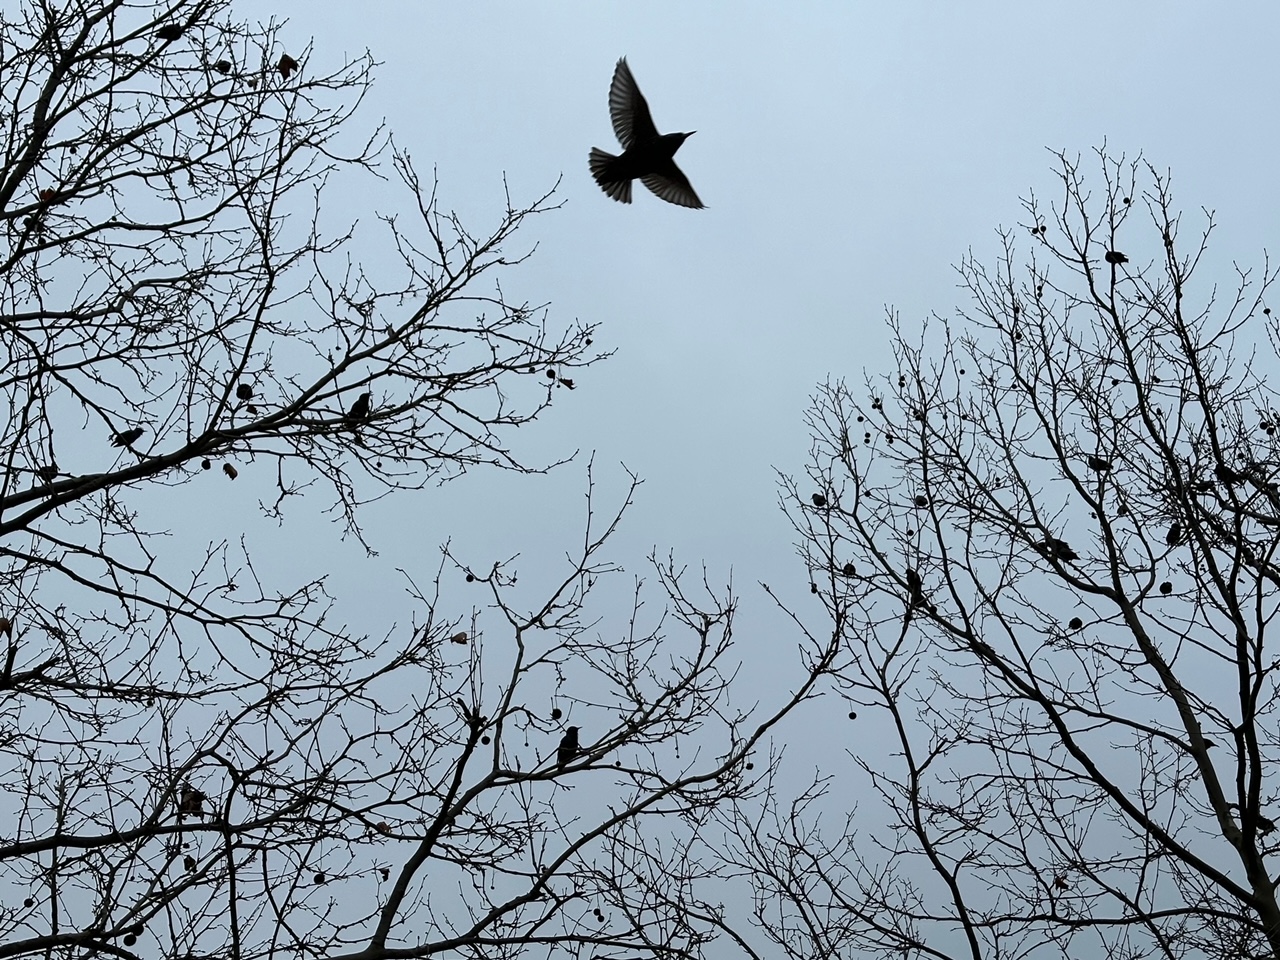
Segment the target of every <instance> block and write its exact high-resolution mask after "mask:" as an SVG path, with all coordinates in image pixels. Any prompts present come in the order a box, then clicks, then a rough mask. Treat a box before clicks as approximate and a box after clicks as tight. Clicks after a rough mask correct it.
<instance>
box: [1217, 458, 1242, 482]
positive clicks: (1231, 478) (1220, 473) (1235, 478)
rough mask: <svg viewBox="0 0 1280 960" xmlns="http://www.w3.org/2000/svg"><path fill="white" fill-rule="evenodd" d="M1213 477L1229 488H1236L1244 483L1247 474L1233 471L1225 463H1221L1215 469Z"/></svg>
mask: <svg viewBox="0 0 1280 960" xmlns="http://www.w3.org/2000/svg"><path fill="white" fill-rule="evenodd" d="M1213 475H1214V476H1215V477H1217V478H1218V479H1219V480H1221V481H1222V482H1223V483H1225V484H1226V485H1227V486H1229V487H1234V486H1235V485H1236V484H1238V483H1243V482H1244V479H1245V476H1246V474H1243V473H1240V472H1238V471H1236V470H1232V469H1231V468H1230V467H1228V466H1227V465H1226V464H1225V463H1220V464H1218V465H1217V466H1216V467H1214V468H1213Z"/></svg>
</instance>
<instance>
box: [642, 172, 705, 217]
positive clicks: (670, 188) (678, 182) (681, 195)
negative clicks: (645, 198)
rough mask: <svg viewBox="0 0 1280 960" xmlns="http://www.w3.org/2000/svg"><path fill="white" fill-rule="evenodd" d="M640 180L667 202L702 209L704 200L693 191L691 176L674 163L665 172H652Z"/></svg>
mask: <svg viewBox="0 0 1280 960" xmlns="http://www.w3.org/2000/svg"><path fill="white" fill-rule="evenodd" d="M640 182H641V183H643V184H644V185H645V186H646V187H648V188H649V189H650V190H652V191H653V193H654V194H655V195H656V196H658V197H661V198H662V199H663V200H665V201H667V203H674V204H676V205H678V206H681V207H693V208H694V209H695V210H701V209H702V201H701V200H699V199H698V195H697V194H696V193H694V192H693V185H692V184H691V183H689V178H688V177H686V176H685V175H684V174H683V173H681V172H680V168H679V167H677V166H676V165H675V164H674V163H673V164H671V168H670V169H669V170H667V171H666V172H665V173H651V174H649V175H648V176H647V177H641V178H640Z"/></svg>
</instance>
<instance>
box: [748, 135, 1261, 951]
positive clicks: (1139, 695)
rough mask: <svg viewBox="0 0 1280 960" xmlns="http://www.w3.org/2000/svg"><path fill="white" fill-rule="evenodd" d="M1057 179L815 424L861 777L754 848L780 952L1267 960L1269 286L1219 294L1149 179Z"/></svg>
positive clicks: (795, 487)
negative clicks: (817, 818)
mask: <svg viewBox="0 0 1280 960" xmlns="http://www.w3.org/2000/svg"><path fill="white" fill-rule="evenodd" d="M1057 160H1058V170H1057V173H1058V180H1059V183H1058V190H1057V193H1056V196H1055V199H1054V201H1053V202H1051V203H1045V202H1043V201H1042V200H1041V199H1040V198H1039V197H1037V196H1035V195H1031V196H1030V197H1029V198H1028V199H1027V200H1026V201H1025V203H1024V209H1025V214H1026V222H1025V223H1024V224H1022V225H1021V226H1020V227H1019V229H1017V230H1009V231H1002V232H1001V234H1000V239H1001V251H1000V254H999V255H998V256H997V257H996V258H995V259H994V262H993V263H991V264H989V265H988V264H984V263H983V262H982V261H981V260H980V259H978V258H977V257H975V256H971V257H970V258H968V259H966V260H965V261H964V262H963V263H962V264H961V266H960V274H961V276H962V278H963V281H964V286H965V288H966V290H967V292H968V295H969V301H968V305H967V306H965V307H963V308H962V309H961V310H960V311H958V314H957V316H955V317H954V318H948V319H944V318H941V317H937V316H935V317H933V318H932V319H930V320H929V321H928V322H927V323H926V324H924V327H923V332H922V333H920V334H916V333H914V332H911V331H909V330H908V328H907V326H906V325H905V324H904V323H902V322H901V321H900V320H899V319H898V318H897V317H896V316H893V315H891V316H890V326H891V331H892V337H893V344H894V349H895V353H896V358H897V369H896V370H894V371H893V372H891V373H890V374H889V375H887V376H884V377H879V376H872V375H868V376H867V378H866V380H865V383H862V384H859V385H858V386H854V385H852V384H850V383H847V382H843V381H838V382H829V383H827V384H826V385H824V386H823V387H822V388H821V389H820V390H819V391H818V393H817V395H816V397H815V399H814V402H813V405H812V407H811V409H810V412H809V424H810V427H811V429H812V436H813V447H812V458H811V461H810V463H809V469H808V476H807V477H805V478H803V479H802V480H799V481H797V482H794V483H788V485H787V486H786V493H787V500H788V502H789V503H790V504H791V505H792V506H791V507H790V514H791V516H792V517H793V519H794V522H795V524H796V528H797V530H798V532H799V534H800V538H801V544H802V552H803V556H804V559H805V561H806V563H807V565H808V567H809V577H810V579H811V580H812V581H813V582H814V583H815V584H817V585H819V587H820V588H821V591H820V592H821V596H822V599H823V601H824V603H825V607H826V610H827V613H828V615H829V616H830V618H831V622H832V623H833V625H834V627H835V629H836V631H837V633H838V634H839V635H840V636H841V637H842V638H843V640H844V642H845V643H846V644H847V645H848V646H847V655H846V657H845V659H843V660H842V663H841V666H840V667H839V670H838V672H839V682H840V685H841V689H842V690H843V692H844V695H845V696H846V697H847V698H848V699H849V700H850V701H851V702H852V704H853V705H856V706H857V707H858V711H857V715H858V716H860V717H861V718H862V719H861V720H859V725H858V730H859V731H860V732H861V735H859V736H857V737H856V738H852V737H851V738H850V740H849V755H850V756H851V758H852V762H853V763H854V764H856V766H857V768H858V769H859V770H860V779H859V781H858V783H857V784H856V785H855V784H849V783H845V782H844V781H843V780H841V779H839V778H836V777H835V774H833V773H831V772H830V771H827V772H826V774H825V776H824V777H823V778H821V779H819V780H818V781H815V783H814V784H813V786H812V788H811V789H810V791H809V792H808V793H807V794H805V795H804V796H802V797H801V798H800V799H798V800H794V801H793V802H792V803H791V804H790V805H785V806H784V805H778V806H775V807H773V809H772V814H771V818H766V821H765V823H766V826H763V827H758V828H757V829H755V830H754V831H753V832H752V833H750V834H748V833H747V832H746V831H742V838H741V839H742V847H741V850H740V856H742V857H743V860H742V861H741V862H742V863H743V864H744V865H745V866H747V867H749V868H750V870H751V871H752V873H753V875H754V876H755V877H756V882H757V895H758V901H757V904H758V909H757V919H758V920H759V922H760V923H761V924H762V925H763V926H764V927H765V928H766V929H767V930H768V931H769V932H770V933H771V935H772V937H773V938H774V940H775V941H776V943H777V944H778V945H779V947H781V948H782V949H783V950H784V951H785V953H786V955H788V956H791V957H795V958H800V957H806V958H808V957H813V956H824V957H836V956H841V957H850V956H883V957H898V956H903V955H912V956H915V955H920V956H925V955H928V956H934V957H957V958H958V957H972V958H983V960H996V958H1012V957H1031V956H1041V955H1044V956H1070V957H1077V956H1078V957H1093V956H1108V957H1137V956H1150V957H1154V956H1159V957H1169V958H1172V957H1187V956H1205V957H1220V958H1224V960H1225V958H1228V957H1231V958H1243V957H1275V956H1280V908H1278V906H1277V900H1276V885H1277V882H1278V878H1280V864H1278V862H1277V854H1278V853H1280V845H1278V844H1277V841H1276V835H1275V833H1274V832H1273V830H1272V829H1271V826H1272V823H1273V820H1274V819H1275V816H1276V811H1277V808H1278V807H1280V756H1277V745H1278V744H1280V711H1278V709H1277V708H1278V707H1280V701H1278V700H1277V690H1276V682H1277V678H1278V677H1280V659H1277V655H1276V651H1275V650H1274V649H1273V647H1274V643H1275V641H1273V640H1271V638H1270V630H1271V626H1272V624H1273V622H1274V617H1275V614H1276V611H1277V609H1278V608H1280V564H1278V562H1277V561H1278V559H1280V557H1278V550H1280V485H1278V484H1280V444H1278V443H1277V438H1276V433H1277V428H1278V427H1280V412H1277V411H1278V410H1280V403H1277V397H1276V392H1275V390H1274V386H1273V384H1272V381H1273V375H1274V373H1275V371H1276V369H1277V367H1278V365H1280V328H1277V325H1276V322H1275V318H1274V317H1273V316H1272V313H1271V310H1270V308H1269V307H1268V306H1267V296H1268V293H1269V292H1270V291H1271V289H1272V287H1273V284H1274V282H1275V279H1276V272H1275V268H1274V267H1273V266H1271V265H1270V263H1269V262H1267V263H1264V265H1263V266H1262V267H1261V268H1259V269H1257V270H1246V269H1243V268H1236V267H1234V266H1232V267H1230V268H1229V269H1232V270H1234V278H1233V280H1234V291H1233V292H1232V293H1231V294H1229V295H1227V296H1225V297H1223V296H1222V292H1221V291H1222V287H1220V286H1219V285H1218V284H1217V283H1215V282H1214V281H1213V280H1211V279H1207V278H1206V277H1205V273H1206V272H1207V271H1208V270H1209V269H1210V268H1209V266H1208V264H1209V263H1210V262H1211V258H1210V251H1209V247H1208V238H1209V235H1210V232H1211V230H1212V228H1213V220H1212V216H1211V215H1208V214H1206V215H1205V218H1204V219H1203V220H1201V221H1199V222H1196V223H1195V224H1194V225H1193V224H1192V222H1193V220H1195V219H1196V218H1189V217H1186V216H1184V215H1183V214H1181V213H1179V212H1178V210H1177V208H1176V207H1175V205H1174V202H1173V199H1172V194H1171V190H1170V178H1169V176H1168V175H1167V174H1163V173H1161V172H1159V171H1158V170H1156V169H1155V168H1154V167H1152V166H1150V165H1148V164H1146V163H1144V162H1142V161H1141V160H1139V161H1132V162H1127V161H1125V160H1124V159H1123V158H1116V157H1114V156H1112V155H1109V154H1108V153H1107V152H1106V151H1105V150H1102V151H1099V152H1098V155H1097V162H1096V165H1094V167H1093V169H1095V170H1096V173H1095V176H1093V177H1090V178H1086V176H1085V174H1084V173H1083V172H1082V171H1083V170H1084V168H1085V167H1087V166H1090V165H1089V164H1082V162H1081V161H1080V160H1079V159H1076V158H1072V157H1069V156H1067V155H1065V154H1061V155H1058V157H1057ZM1117 249H1123V250H1124V251H1125V253H1124V254H1123V255H1121V254H1119V253H1118V252H1117ZM1219 262H1221V261H1219ZM814 486H817V487H818V488H819V489H822V490H826V491H828V494H827V498H828V500H829V501H830V502H829V504H828V507H827V509H825V510H823V511H821V512H816V511H814V510H812V509H810V508H808V506H807V505H806V504H804V502H803V500H804V497H805V494H806V492H807V491H808V490H810V489H812V488H813V487H814ZM850 571H854V572H853V573H850ZM904 571H906V573H905V574H904ZM924 596H927V597H928V601H929V606H927V607H923V606H921V605H920V604H919V603H918V602H917V600H918V599H919V598H921V597H924ZM886 743H887V744H889V745H888V746H885V745H884V744H886ZM868 788H869V791H868ZM837 789H838V790H839V792H840V793H839V795H840V796H842V797H849V796H861V797H863V798H864V799H863V800H862V802H860V803H859V804H858V805H857V809H856V811H855V812H854V813H853V814H851V815H850V816H849V818H848V819H847V820H846V821H845V822H844V823H843V824H841V825H839V826H838V827H832V826H831V825H830V824H829V823H828V824H827V825H826V826H825V827H824V826H822V825H820V824H815V822H814V820H813V818H812V816H811V815H810V811H813V810H817V809H818V808H819V806H820V804H818V803H817V802H816V801H817V798H818V796H819V795H821V794H824V793H829V792H831V791H835V790H837ZM868 792H869V795H870V797H871V798H872V799H866V798H867V797H868ZM876 801H878V802H876ZM766 836H767V837H769V838H770V839H769V840H766V839H764V838H765V837H766ZM814 917H819V918H821V922H808V919H809V918H814Z"/></svg>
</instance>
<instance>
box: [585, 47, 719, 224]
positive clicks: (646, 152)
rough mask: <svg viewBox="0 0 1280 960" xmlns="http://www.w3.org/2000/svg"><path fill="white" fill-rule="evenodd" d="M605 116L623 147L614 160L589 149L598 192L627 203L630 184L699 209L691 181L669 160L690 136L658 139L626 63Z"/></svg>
mask: <svg viewBox="0 0 1280 960" xmlns="http://www.w3.org/2000/svg"><path fill="white" fill-rule="evenodd" d="M609 116H610V118H611V119H612V120H613V132H614V134H615V135H616V136H617V137H618V142H619V143H621V144H622V155H621V156H617V157H615V156H614V155H613V154H611V153H606V152H605V151H603V150H601V149H600V148H599V147H592V148H591V156H590V159H589V161H588V162H589V165H590V167H591V175H592V176H593V177H595V181H596V183H598V184H599V185H600V189H601V190H603V191H604V192H605V193H607V194H608V195H609V196H611V197H612V198H613V199H614V200H617V201H619V202H621V203H630V202H631V181H632V180H639V181H640V182H641V183H643V184H644V185H645V186H646V187H648V188H649V190H650V191H652V192H653V193H654V195H655V196H657V197H659V198H661V199H663V200H665V201H667V203H674V204H676V205H677V206H681V207H693V208H694V209H701V208H702V201H701V200H699V199H698V195H697V194H696V193H694V192H693V186H692V185H691V184H690V183H689V178H688V177H686V176H685V175H684V174H683V173H681V172H680V168H679V167H677V166H676V163H675V160H673V159H672V158H673V157H674V156H675V155H676V151H677V150H679V149H680V145H681V144H682V143H684V141H685V140H686V139H687V138H688V137H691V136H693V133H692V132H690V133H658V128H657V127H655V126H654V125H653V118H652V117H651V116H650V115H649V104H648V103H646V102H645V99H644V94H642V93H641V92H640V88H639V87H638V86H636V78H635V77H633V76H632V75H631V68H630V67H628V66H627V58H626V57H623V58H622V59H621V60H619V61H618V66H617V67H616V68H615V69H614V71H613V83H612V84H610V86H609Z"/></svg>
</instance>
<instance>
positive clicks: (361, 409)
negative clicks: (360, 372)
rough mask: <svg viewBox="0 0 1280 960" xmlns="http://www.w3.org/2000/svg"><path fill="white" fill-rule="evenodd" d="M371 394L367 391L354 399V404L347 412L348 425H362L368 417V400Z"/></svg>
mask: <svg viewBox="0 0 1280 960" xmlns="http://www.w3.org/2000/svg"><path fill="white" fill-rule="evenodd" d="M372 396H373V395H372V394H371V393H369V392H368V391H366V392H364V393H362V394H360V396H358V397H356V402H355V403H353V404H352V405H351V409H350V410H348V411H347V422H348V423H363V422H364V421H365V420H366V419H368V417H369V400H370V399H371V398H372Z"/></svg>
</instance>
